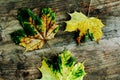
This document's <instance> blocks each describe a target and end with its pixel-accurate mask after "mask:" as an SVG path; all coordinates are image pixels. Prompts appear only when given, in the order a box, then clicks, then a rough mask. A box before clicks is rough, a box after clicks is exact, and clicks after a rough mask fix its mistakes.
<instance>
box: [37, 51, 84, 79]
mask: <svg viewBox="0 0 120 80" xmlns="http://www.w3.org/2000/svg"><path fill="white" fill-rule="evenodd" d="M48 61H49V62H48ZM57 69H58V70H57ZM39 70H40V71H41V72H42V76H43V77H42V78H41V79H40V80H51V79H52V80H83V77H84V76H85V75H86V73H85V70H84V63H76V60H75V58H74V57H73V56H72V54H71V53H70V52H69V51H68V50H64V51H62V53H61V54H58V55H57V56H55V57H53V58H52V59H49V60H48V59H44V60H43V61H42V67H41V68H39Z"/></svg>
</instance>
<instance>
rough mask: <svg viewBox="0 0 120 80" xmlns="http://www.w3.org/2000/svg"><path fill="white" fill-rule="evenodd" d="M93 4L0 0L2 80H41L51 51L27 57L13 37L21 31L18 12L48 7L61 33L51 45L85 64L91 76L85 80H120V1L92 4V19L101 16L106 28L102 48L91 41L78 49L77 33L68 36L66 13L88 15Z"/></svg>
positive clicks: (97, 0)
mask: <svg viewBox="0 0 120 80" xmlns="http://www.w3.org/2000/svg"><path fill="white" fill-rule="evenodd" d="M84 1H87V2H88V3H89V2H90V1H89V0H66V1H64V0H35V1H34V0H24V1H23V0H6V1H5V0H0V80H35V79H36V78H40V77H41V73H40V72H39V71H38V69H37V67H40V66H41V60H42V59H41V56H43V55H44V56H46V57H47V56H48V55H50V54H51V50H50V49H49V48H48V47H47V45H45V46H44V47H43V48H42V49H40V50H35V51H32V52H27V53H25V54H23V52H24V48H23V47H20V46H17V45H15V44H14V43H13V42H12V41H11V38H10V35H9V33H11V32H13V31H14V30H16V29H19V28H21V27H20V25H19V22H18V21H17V20H16V19H15V16H16V14H17V9H18V8H21V7H29V8H31V9H33V11H35V12H36V9H41V7H44V6H48V7H52V8H53V10H54V11H55V12H56V14H57V17H56V18H57V23H58V24H59V25H60V30H59V32H58V33H57V35H56V36H55V38H54V39H52V40H50V41H48V43H49V44H50V45H51V47H52V48H53V49H54V50H55V52H56V53H59V52H60V51H62V50H63V49H64V48H67V49H69V50H70V51H71V52H72V53H73V55H74V56H75V57H76V58H77V60H78V61H80V62H82V61H83V60H86V62H85V67H86V68H85V70H86V72H87V73H88V74H87V75H86V76H85V78H84V80H120V24H119V23H120V14H119V12H120V1H119V0H92V8H91V13H90V16H98V17H100V18H101V19H102V21H103V23H104V24H105V25H106V26H105V27H104V28H103V32H104V35H103V37H102V40H101V41H100V43H99V44H97V43H96V42H91V41H88V42H87V43H82V44H81V45H79V46H77V45H76V42H75V41H74V39H73V36H74V33H68V32H64V31H63V29H64V23H63V22H64V21H65V20H67V19H68V18H67V17H68V15H67V14H66V12H73V11H75V10H77V11H82V12H84V13H86V14H87V10H88V4H86V3H84Z"/></svg>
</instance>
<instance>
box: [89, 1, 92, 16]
mask: <svg viewBox="0 0 120 80" xmlns="http://www.w3.org/2000/svg"><path fill="white" fill-rule="evenodd" d="M91 3H92V0H90V4H89V8H88V17H89V15H90V8H91Z"/></svg>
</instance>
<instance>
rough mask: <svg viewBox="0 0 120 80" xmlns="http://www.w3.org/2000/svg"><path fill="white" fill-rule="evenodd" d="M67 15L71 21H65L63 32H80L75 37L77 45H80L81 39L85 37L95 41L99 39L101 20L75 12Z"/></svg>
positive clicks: (100, 35)
mask: <svg viewBox="0 0 120 80" xmlns="http://www.w3.org/2000/svg"><path fill="white" fill-rule="evenodd" d="M69 15H70V16H71V19H70V20H69V21H66V29H65V31H68V32H72V31H80V32H79V36H78V37H77V41H78V43H80V41H81V39H82V38H83V37H85V36H89V37H93V38H94V40H95V41H99V40H100V39H101V37H102V34H103V33H102V31H101V28H102V27H103V26H104V24H103V23H102V22H101V20H99V19H97V18H95V17H87V16H85V15H84V14H83V13H81V12H80V13H79V12H76V11H75V12H74V13H72V14H69Z"/></svg>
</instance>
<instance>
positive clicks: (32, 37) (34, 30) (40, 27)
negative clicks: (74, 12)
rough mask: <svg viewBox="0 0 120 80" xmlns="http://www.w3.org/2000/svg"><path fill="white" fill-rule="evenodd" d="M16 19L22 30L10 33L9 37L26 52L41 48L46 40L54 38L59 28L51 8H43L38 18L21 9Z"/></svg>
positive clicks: (30, 12) (27, 10)
mask: <svg viewBox="0 0 120 80" xmlns="http://www.w3.org/2000/svg"><path fill="white" fill-rule="evenodd" d="M17 19H18V20H19V22H20V24H21V26H22V28H23V29H21V30H16V31H15V32H13V33H11V37H12V40H13V41H14V42H15V43H16V44H18V45H21V46H23V47H25V48H26V51H30V50H35V49H39V48H42V46H43V45H44V44H45V43H46V41H47V40H49V39H52V38H54V35H55V34H56V33H57V31H58V28H59V27H58V25H57V24H56V23H55V22H56V21H55V13H54V12H53V11H52V10H51V8H43V9H42V10H41V15H40V16H37V15H35V14H34V13H33V12H32V11H31V10H30V9H28V8H21V9H19V10H18V15H17Z"/></svg>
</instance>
